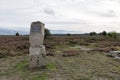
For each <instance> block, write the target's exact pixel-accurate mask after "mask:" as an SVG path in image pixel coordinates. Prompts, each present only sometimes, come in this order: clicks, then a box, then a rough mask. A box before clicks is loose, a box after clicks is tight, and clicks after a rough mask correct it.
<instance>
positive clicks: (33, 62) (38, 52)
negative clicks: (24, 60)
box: [29, 46, 46, 68]
mask: <svg viewBox="0 0 120 80" xmlns="http://www.w3.org/2000/svg"><path fill="white" fill-rule="evenodd" d="M45 56H46V52H45V47H44V46H42V47H30V54H29V57H30V63H29V67H30V68H36V67H42V66H45V65H46V59H45Z"/></svg>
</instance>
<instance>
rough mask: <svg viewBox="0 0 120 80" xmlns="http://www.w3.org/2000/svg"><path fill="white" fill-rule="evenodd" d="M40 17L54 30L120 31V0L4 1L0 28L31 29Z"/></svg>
mask: <svg viewBox="0 0 120 80" xmlns="http://www.w3.org/2000/svg"><path fill="white" fill-rule="evenodd" d="M38 20H39V21H41V22H43V23H45V24H46V26H45V27H46V28H48V29H51V30H69V31H80V33H85V32H91V31H96V32H100V31H103V30H106V31H117V32H120V0H0V28H6V29H13V30H24V31H27V32H28V31H29V28H30V24H31V22H33V21H38Z"/></svg>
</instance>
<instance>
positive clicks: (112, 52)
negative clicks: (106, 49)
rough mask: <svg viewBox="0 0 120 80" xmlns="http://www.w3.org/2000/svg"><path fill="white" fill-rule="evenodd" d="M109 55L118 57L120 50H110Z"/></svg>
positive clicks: (119, 57) (119, 56)
mask: <svg viewBox="0 0 120 80" xmlns="http://www.w3.org/2000/svg"><path fill="white" fill-rule="evenodd" d="M109 55H111V56H113V57H115V59H120V51H110V53H109Z"/></svg>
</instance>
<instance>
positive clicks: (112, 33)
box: [89, 31, 119, 39]
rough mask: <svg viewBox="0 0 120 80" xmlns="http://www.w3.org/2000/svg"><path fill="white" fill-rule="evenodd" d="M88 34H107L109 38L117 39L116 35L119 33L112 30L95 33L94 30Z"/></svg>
mask: <svg viewBox="0 0 120 80" xmlns="http://www.w3.org/2000/svg"><path fill="white" fill-rule="evenodd" d="M89 35H91V36H93V35H103V36H109V37H111V38H114V39H117V37H118V36H119V33H117V32H115V31H112V32H108V33H107V32H106V31H103V32H100V33H96V32H90V33H89Z"/></svg>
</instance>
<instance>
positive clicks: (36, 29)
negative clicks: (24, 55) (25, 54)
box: [29, 21, 46, 68]
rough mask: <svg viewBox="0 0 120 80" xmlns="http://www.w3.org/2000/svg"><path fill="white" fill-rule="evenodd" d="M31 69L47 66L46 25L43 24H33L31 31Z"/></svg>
mask: <svg viewBox="0 0 120 80" xmlns="http://www.w3.org/2000/svg"><path fill="white" fill-rule="evenodd" d="M29 39H30V49H29V52H30V53H29V57H30V64H29V67H30V68H35V67H41V66H45V62H46V59H45V56H46V51H45V46H44V45H43V41H44V23H42V22H39V21H37V22H32V24H31V29H30V36H29Z"/></svg>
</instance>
